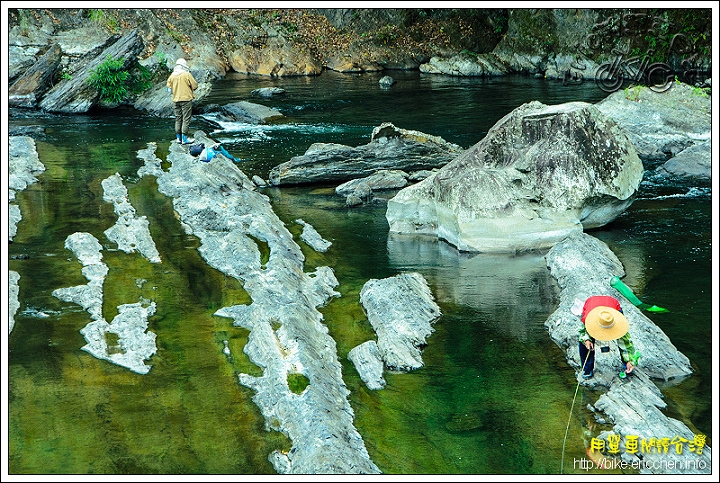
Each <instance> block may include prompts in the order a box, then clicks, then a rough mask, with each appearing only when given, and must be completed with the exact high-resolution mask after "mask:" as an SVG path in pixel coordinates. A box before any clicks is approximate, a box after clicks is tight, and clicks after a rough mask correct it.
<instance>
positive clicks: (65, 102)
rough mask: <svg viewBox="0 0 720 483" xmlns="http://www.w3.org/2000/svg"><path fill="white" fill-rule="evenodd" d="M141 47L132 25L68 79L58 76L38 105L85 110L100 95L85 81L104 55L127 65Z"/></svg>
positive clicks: (100, 62) (69, 110)
mask: <svg viewBox="0 0 720 483" xmlns="http://www.w3.org/2000/svg"><path fill="white" fill-rule="evenodd" d="M143 48H144V45H143V40H142V37H141V36H140V34H139V33H138V30H137V29H135V30H133V31H132V32H130V33H128V34H127V35H125V36H123V37H122V38H121V39H119V40H118V41H117V42H115V43H113V44H112V45H111V46H110V47H108V48H107V49H105V50H103V51H102V52H101V53H100V55H97V56H95V57H94V58H93V59H92V60H91V61H89V62H87V63H85V64H84V66H83V68H82V69H79V70H76V71H74V72H73V73H72V77H71V78H70V79H62V80H60V81H59V82H58V83H57V84H55V86H54V87H53V88H52V89H50V90H49V91H48V92H47V94H45V96H44V97H43V98H42V100H41V101H40V104H39V106H40V108H42V109H44V110H46V111H49V112H64V113H81V112H87V111H88V110H90V108H92V107H93V106H95V105H97V103H98V101H99V98H100V93H99V92H98V91H97V89H95V88H94V87H92V86H90V85H89V84H88V83H87V80H88V78H89V77H90V75H91V74H92V72H93V71H94V70H95V69H97V68H98V66H100V64H102V63H103V62H105V60H106V57H107V56H108V55H109V56H110V57H112V58H113V59H122V60H123V63H124V64H123V65H124V68H126V69H127V68H128V67H129V66H130V64H131V63H132V62H133V61H135V60H136V58H137V56H138V54H140V52H142V50H143Z"/></svg>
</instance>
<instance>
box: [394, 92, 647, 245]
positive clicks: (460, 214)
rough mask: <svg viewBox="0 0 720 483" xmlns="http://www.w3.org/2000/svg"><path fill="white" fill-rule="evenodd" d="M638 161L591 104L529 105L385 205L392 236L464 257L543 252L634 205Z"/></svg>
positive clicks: (624, 138) (640, 170)
mask: <svg viewBox="0 0 720 483" xmlns="http://www.w3.org/2000/svg"><path fill="white" fill-rule="evenodd" d="M642 176H643V166H642V162H641V161H640V159H639V158H638V156H637V154H636V153H635V149H634V148H633V146H632V144H631V143H630V141H629V140H628V139H627V136H625V134H624V133H623V132H622V131H620V130H619V129H618V128H617V126H616V125H615V123H614V122H613V121H612V120H610V119H609V118H607V117H605V116H604V115H603V114H601V113H600V111H598V109H597V108H595V107H594V106H593V105H591V104H588V103H585V102H570V103H566V104H560V105H555V106H547V105H545V104H542V103H539V102H537V101H533V102H530V103H527V104H524V105H522V106H520V107H518V108H517V109H515V110H514V111H512V112H511V113H509V114H508V115H506V116H505V117H503V118H502V119H501V120H500V121H498V122H497V123H496V124H495V125H494V126H493V127H492V128H491V129H490V130H489V131H488V134H487V136H486V137H485V138H484V139H483V140H482V141H480V142H479V143H477V144H476V145H475V146H473V147H471V148H469V149H468V150H466V151H465V152H464V153H462V154H461V155H460V156H458V157H457V158H456V159H455V160H454V161H452V162H451V163H449V164H447V165H446V166H444V167H443V168H441V169H440V170H438V171H437V172H436V173H434V174H432V175H431V176H429V177H428V178H426V179H425V180H423V181H421V182H419V183H417V184H415V185H412V186H409V187H407V188H405V189H403V190H401V191H400V192H399V193H398V194H397V195H396V196H395V197H394V198H392V199H391V200H390V201H389V202H388V209H387V212H386V218H387V221H388V223H389V225H390V232H391V233H404V234H424V235H433V236H436V237H438V238H439V239H442V240H445V241H447V242H449V243H450V244H452V245H454V246H455V247H457V248H458V249H459V250H461V251H468V252H515V251H521V250H533V249H543V248H548V247H550V246H552V245H553V244H554V243H556V242H558V241H559V240H562V239H563V238H565V237H566V236H568V235H570V234H572V233H577V232H581V231H582V230H583V229H588V228H596V227H600V226H603V225H605V224H607V223H609V222H611V221H612V220H614V219H615V218H616V217H617V216H618V215H619V214H621V213H622V212H623V211H624V210H625V209H626V208H627V207H628V206H630V205H631V204H632V202H633V200H634V196H635V194H636V191H637V189H638V187H639V186H640V181H641V180H642Z"/></svg>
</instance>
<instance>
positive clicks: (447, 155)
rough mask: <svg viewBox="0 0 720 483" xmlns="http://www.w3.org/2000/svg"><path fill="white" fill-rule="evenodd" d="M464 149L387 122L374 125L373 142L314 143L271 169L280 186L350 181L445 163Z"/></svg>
mask: <svg viewBox="0 0 720 483" xmlns="http://www.w3.org/2000/svg"><path fill="white" fill-rule="evenodd" d="M461 152H462V148H461V147H460V146H458V145H457V144H453V143H449V142H447V141H445V140H444V139H442V138H440V137H438V136H432V135H429V134H425V133H421V132H419V131H411V130H406V129H401V128H397V127H395V126H394V125H393V124H392V123H389V122H386V123H383V124H381V125H380V126H377V127H376V128H375V129H373V132H372V136H371V138H370V142H369V143H368V144H365V145H362V146H358V147H351V146H345V145H343V144H334V143H315V144H313V145H311V146H310V147H309V148H308V150H307V151H306V152H305V154H303V155H301V156H295V157H294V158H292V159H290V161H287V162H285V163H281V164H279V165H277V166H275V167H274V168H273V169H272V170H270V183H271V184H273V185H275V186H279V185H292V184H303V183H318V182H324V181H348V180H351V179H356V178H362V177H365V176H369V175H371V174H373V173H375V172H376V171H378V170H382V169H401V170H405V171H411V170H419V169H431V168H437V167H440V166H443V165H445V164H446V163H448V162H450V161H451V160H452V159H454V158H455V157H456V156H457V155H459V154H460V153H461Z"/></svg>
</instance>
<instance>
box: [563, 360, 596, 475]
mask: <svg viewBox="0 0 720 483" xmlns="http://www.w3.org/2000/svg"><path fill="white" fill-rule="evenodd" d="M593 350H595V347H593ZM590 352H592V351H587V355H586V356H585V360H584V361H583V363H582V366H580V369H581V370H582V371H583V372H585V363H586V362H587V360H588V357H590ZM581 382H582V379H581V380H579V381H578V383H577V386H575V395H574V396H573V400H572V404H571V405H570V414H568V422H567V426H565V437H564V438H563V446H562V456H561V457H560V474H561V475H562V472H563V467H564V466H565V443H566V442H567V436H568V430H569V429H570V419H571V418H572V412H573V408H574V407H575V398H577V393H578V389H580V383H581Z"/></svg>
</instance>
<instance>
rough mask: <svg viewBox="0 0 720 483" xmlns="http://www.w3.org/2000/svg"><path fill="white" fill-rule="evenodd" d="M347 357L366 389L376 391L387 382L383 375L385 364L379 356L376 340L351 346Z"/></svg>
mask: <svg viewBox="0 0 720 483" xmlns="http://www.w3.org/2000/svg"><path fill="white" fill-rule="evenodd" d="M348 359H350V361H351V362H352V363H353V365H354V366H355V370H357V371H358V374H360V379H362V380H363V382H364V383H365V385H366V386H367V387H368V389H371V390H373V391H376V390H378V389H382V388H384V387H385V385H386V384H387V383H386V382H385V378H384V377H383V371H384V369H385V364H384V363H383V361H382V358H381V357H380V351H379V350H378V346H377V342H375V341H374V340H369V341H367V342H363V343H362V344H360V345H359V346H356V347H353V348H352V349H351V350H350V352H349V353H348Z"/></svg>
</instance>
